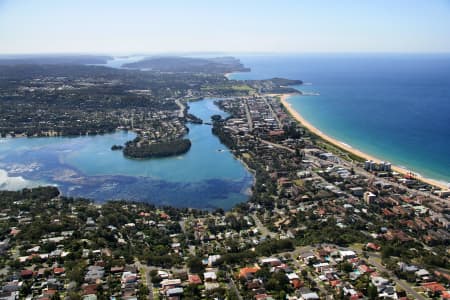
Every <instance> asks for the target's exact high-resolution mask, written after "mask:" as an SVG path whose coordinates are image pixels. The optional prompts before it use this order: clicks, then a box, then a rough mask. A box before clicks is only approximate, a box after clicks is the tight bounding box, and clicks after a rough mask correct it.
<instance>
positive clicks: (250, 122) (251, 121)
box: [244, 99, 253, 132]
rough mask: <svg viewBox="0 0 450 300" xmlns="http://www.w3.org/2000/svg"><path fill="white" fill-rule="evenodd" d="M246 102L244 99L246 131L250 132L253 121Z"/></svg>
mask: <svg viewBox="0 0 450 300" xmlns="http://www.w3.org/2000/svg"><path fill="white" fill-rule="evenodd" d="M247 101H248V100H247V99H245V104H244V106H245V114H246V116H247V123H248V130H249V131H250V132H251V131H252V130H253V120H252V115H251V114H250V110H249V108H248V102H247Z"/></svg>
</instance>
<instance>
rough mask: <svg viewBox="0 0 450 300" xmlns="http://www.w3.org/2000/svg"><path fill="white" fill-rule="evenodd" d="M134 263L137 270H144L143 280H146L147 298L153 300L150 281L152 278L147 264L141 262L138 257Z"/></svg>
mask: <svg viewBox="0 0 450 300" xmlns="http://www.w3.org/2000/svg"><path fill="white" fill-rule="evenodd" d="M134 264H135V266H136V268H137V269H138V270H139V271H141V270H144V272H145V280H146V284H147V288H148V290H149V294H148V298H147V299H149V300H153V283H152V280H151V278H150V268H149V267H148V266H147V265H143V264H141V262H140V261H139V260H138V259H135V262H134Z"/></svg>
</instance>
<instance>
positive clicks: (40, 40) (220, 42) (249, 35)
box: [0, 0, 450, 54]
mask: <svg viewBox="0 0 450 300" xmlns="http://www.w3.org/2000/svg"><path fill="white" fill-rule="evenodd" d="M199 51H220V52H450V0H421V1H419V0H377V1H375V0H374V1H366V0H352V1H350V0H339V1H338V0H309V1H302V0H277V1H268V0H267V1H266V0H240V1H237V0H236V1H235V0H223V1H218V0H198V1H197V0H161V1H152V0H147V1H133V0H126V1H125V0H124V1H114V0H70V1H69V0H53V1H51V0H27V1H25V0H0V53H64V52H71V53H82V52H83V53H84V52H92V53H111V54H114V53H160V52H199Z"/></svg>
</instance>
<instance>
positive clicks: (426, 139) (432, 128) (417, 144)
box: [230, 54, 450, 182]
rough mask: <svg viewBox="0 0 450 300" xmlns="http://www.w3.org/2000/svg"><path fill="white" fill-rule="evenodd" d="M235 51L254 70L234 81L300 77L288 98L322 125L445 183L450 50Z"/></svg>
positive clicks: (449, 158) (449, 155)
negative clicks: (390, 51) (276, 52)
mask: <svg viewBox="0 0 450 300" xmlns="http://www.w3.org/2000/svg"><path fill="white" fill-rule="evenodd" d="M237 56H238V57H239V58H240V59H241V60H242V62H243V63H244V64H245V66H247V67H250V68H251V69H252V71H251V72H249V73H234V74H231V75H230V78H231V79H264V78H270V77H286V78H290V79H300V80H302V81H303V82H304V84H303V85H301V86H295V88H297V89H298V90H300V91H302V92H305V94H306V95H302V96H294V97H291V98H290V99H289V100H288V102H290V103H291V105H292V107H293V108H294V109H295V110H297V111H298V112H299V113H300V114H301V115H303V117H305V118H306V119H307V120H308V121H310V123H312V124H313V125H314V126H315V127H317V128H318V129H319V130H321V131H322V132H324V133H326V134H327V135H329V136H332V137H333V138H336V139H337V140H339V141H341V142H344V143H346V144H349V145H350V146H352V147H354V148H357V149H359V150H361V151H363V152H366V153H368V154H370V155H373V156H375V157H377V158H379V159H383V160H388V161H390V162H391V163H393V164H395V165H399V166H402V167H405V168H407V169H409V170H412V171H414V172H416V173H418V174H420V175H422V176H425V177H428V178H433V179H436V180H440V181H443V182H450V54H333V55H332V54H303V55H283V56H280V55H278V56H276V55H237Z"/></svg>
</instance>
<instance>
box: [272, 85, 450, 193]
mask: <svg viewBox="0 0 450 300" xmlns="http://www.w3.org/2000/svg"><path fill="white" fill-rule="evenodd" d="M278 96H279V97H280V102H281V104H283V106H284V107H285V108H286V110H287V111H288V112H289V114H290V115H291V116H292V117H293V118H294V119H296V120H297V121H298V122H299V123H301V124H302V125H303V126H304V127H306V128H307V129H308V130H309V131H310V132H312V133H313V134H315V135H317V136H319V137H320V138H322V139H323V140H325V141H327V142H329V143H331V144H333V145H334V146H336V147H338V148H341V149H343V150H344V151H347V152H349V153H351V154H353V155H356V156H359V157H361V158H363V159H366V160H373V161H375V162H380V161H382V160H381V159H379V158H376V157H374V156H372V155H369V154H367V153H364V152H362V151H360V150H358V149H356V148H353V147H351V146H350V145H348V144H345V143H343V142H341V141H339V140H337V139H335V138H333V137H331V136H329V135H327V134H325V133H323V132H322V131H320V130H319V129H317V128H316V127H314V126H313V125H312V124H311V123H310V122H308V121H307V120H306V119H305V118H304V117H303V116H302V115H301V114H300V113H298V112H297V111H296V110H295V109H294V108H292V106H291V104H290V103H289V102H287V99H288V98H289V97H291V96H292V94H279V95H278ZM392 170H394V171H395V172H397V173H400V174H403V175H406V174H408V173H409V172H413V171H411V170H407V169H405V168H402V167H400V166H396V165H392ZM413 173H414V174H416V175H417V176H416V178H417V180H419V181H422V182H425V183H427V184H430V185H432V186H435V187H438V188H439V189H441V190H448V189H449V187H448V183H447V184H446V183H445V182H441V181H438V180H435V179H431V178H426V177H423V176H419V175H418V174H417V173H416V172H413Z"/></svg>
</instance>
